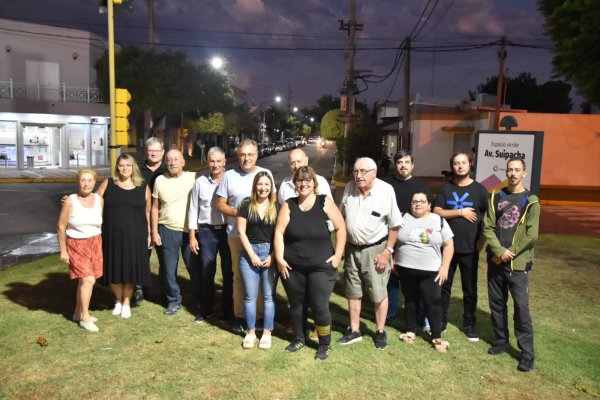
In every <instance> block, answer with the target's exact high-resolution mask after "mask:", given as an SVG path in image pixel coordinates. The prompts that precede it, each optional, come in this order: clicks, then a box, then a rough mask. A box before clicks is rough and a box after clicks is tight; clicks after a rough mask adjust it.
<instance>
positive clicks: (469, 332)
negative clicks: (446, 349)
mask: <svg viewBox="0 0 600 400" xmlns="http://www.w3.org/2000/svg"><path fill="white" fill-rule="evenodd" d="M465 336H466V337H467V339H469V342H478V341H479V336H477V333H475V327H473V326H465Z"/></svg>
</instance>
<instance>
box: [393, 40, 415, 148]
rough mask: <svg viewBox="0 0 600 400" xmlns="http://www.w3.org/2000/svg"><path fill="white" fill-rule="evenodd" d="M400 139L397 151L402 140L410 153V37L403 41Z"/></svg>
mask: <svg viewBox="0 0 600 400" xmlns="http://www.w3.org/2000/svg"><path fill="white" fill-rule="evenodd" d="M401 139H402V140H398V141H397V142H398V143H396V146H398V150H400V146H401V144H400V142H402V146H403V147H404V140H406V149H407V150H408V151H412V141H411V140H410V36H408V37H406V38H405V39H404V103H403V104H402V135H401Z"/></svg>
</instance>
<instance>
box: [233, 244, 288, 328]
mask: <svg viewBox="0 0 600 400" xmlns="http://www.w3.org/2000/svg"><path fill="white" fill-rule="evenodd" d="M252 250H253V251H254V253H256V255H257V256H258V258H260V259H261V260H264V259H265V258H267V257H268V256H269V254H271V244H270V243H258V244H253V245H252ZM240 275H241V276H242V283H243V284H244V292H245V294H244V314H245V315H246V323H247V324H248V330H253V329H255V328H256V300H257V297H258V288H259V285H260V287H261V289H262V293H263V302H264V309H265V316H264V325H263V327H264V329H267V330H271V331H272V330H273V321H274V320H275V302H274V301H273V294H274V293H275V287H276V286H277V276H278V275H279V274H278V271H277V267H275V259H274V258H273V259H272V260H271V266H270V267H268V268H265V267H255V266H253V265H252V261H250V257H248V253H246V251H245V250H242V256H241V258H240Z"/></svg>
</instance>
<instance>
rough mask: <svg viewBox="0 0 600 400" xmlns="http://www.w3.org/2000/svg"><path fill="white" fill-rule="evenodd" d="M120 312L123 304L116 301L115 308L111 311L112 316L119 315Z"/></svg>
mask: <svg viewBox="0 0 600 400" xmlns="http://www.w3.org/2000/svg"><path fill="white" fill-rule="evenodd" d="M121 311H123V303H121V302H120V301H117V302H116V303H115V308H113V310H112V315H121Z"/></svg>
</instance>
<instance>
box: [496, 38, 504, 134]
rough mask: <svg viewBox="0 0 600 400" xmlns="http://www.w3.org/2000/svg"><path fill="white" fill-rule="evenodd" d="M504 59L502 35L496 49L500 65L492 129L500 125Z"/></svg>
mask: <svg viewBox="0 0 600 400" xmlns="http://www.w3.org/2000/svg"><path fill="white" fill-rule="evenodd" d="M504 59H506V38H505V37H504V36H503V37H502V40H501V41H500V51H498V61H500V67H499V69H498V88H497V89H496V115H495V116H494V130H495V131H497V130H498V128H499V127H500V110H501V109H502V89H503V88H504V86H503V85H502V81H503V80H504Z"/></svg>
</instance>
